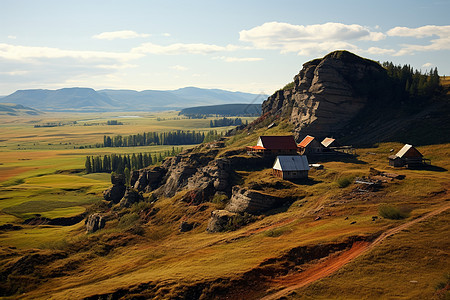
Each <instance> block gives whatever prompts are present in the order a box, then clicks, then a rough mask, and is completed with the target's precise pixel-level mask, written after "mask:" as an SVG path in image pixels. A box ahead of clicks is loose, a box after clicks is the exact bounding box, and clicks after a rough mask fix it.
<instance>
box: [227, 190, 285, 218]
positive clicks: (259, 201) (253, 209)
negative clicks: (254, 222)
mask: <svg viewBox="0 0 450 300" xmlns="http://www.w3.org/2000/svg"><path fill="white" fill-rule="evenodd" d="M287 200H288V199H285V198H279V197H274V196H271V195H267V194H264V193H261V192H259V191H256V190H249V189H246V188H242V187H239V186H234V187H233V191H232V195H231V199H230V203H228V205H227V206H226V207H225V209H226V210H228V211H230V212H234V213H244V212H246V213H249V214H261V213H263V212H265V211H268V210H271V209H274V208H277V207H280V206H282V205H283V204H285V203H286V202H287Z"/></svg>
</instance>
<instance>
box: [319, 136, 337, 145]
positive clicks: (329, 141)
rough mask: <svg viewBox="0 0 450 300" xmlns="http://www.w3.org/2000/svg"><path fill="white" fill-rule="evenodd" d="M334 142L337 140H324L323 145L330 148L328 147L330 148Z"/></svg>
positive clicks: (327, 138)
mask: <svg viewBox="0 0 450 300" xmlns="http://www.w3.org/2000/svg"><path fill="white" fill-rule="evenodd" d="M334 141H335V139H332V138H329V137H326V138H324V139H323V141H322V145H323V146H324V147H328V146H330V145H331V144H332V143H333V142H334Z"/></svg>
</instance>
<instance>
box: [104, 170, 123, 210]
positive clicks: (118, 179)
mask: <svg viewBox="0 0 450 300" xmlns="http://www.w3.org/2000/svg"><path fill="white" fill-rule="evenodd" d="M111 183H112V184H113V186H112V187H110V188H108V189H107V190H105V191H103V198H104V199H105V200H106V201H111V202H113V203H119V201H120V199H122V198H123V196H124V195H125V191H126V187H125V176H124V175H123V174H116V173H112V174H111Z"/></svg>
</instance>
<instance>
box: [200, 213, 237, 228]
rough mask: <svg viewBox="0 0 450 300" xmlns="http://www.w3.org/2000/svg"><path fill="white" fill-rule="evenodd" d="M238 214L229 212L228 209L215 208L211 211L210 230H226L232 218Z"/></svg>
mask: <svg viewBox="0 0 450 300" xmlns="http://www.w3.org/2000/svg"><path fill="white" fill-rule="evenodd" d="M236 215H237V214H236V213H232V212H229V211H228V210H214V211H212V212H211V218H210V219H209V223H208V227H207V228H206V231H208V232H220V231H224V230H226V228H227V226H228V224H229V223H230V220H231V219H232V218H234V217H235V216H236Z"/></svg>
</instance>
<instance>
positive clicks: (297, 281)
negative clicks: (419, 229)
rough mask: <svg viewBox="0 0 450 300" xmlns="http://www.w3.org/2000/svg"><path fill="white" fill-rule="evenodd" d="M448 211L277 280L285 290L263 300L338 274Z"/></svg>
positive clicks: (405, 226)
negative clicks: (384, 243)
mask: <svg viewBox="0 0 450 300" xmlns="http://www.w3.org/2000/svg"><path fill="white" fill-rule="evenodd" d="M447 209H450V203H447V204H446V205H444V206H442V207H440V208H437V209H435V210H433V211H431V212H429V213H427V214H425V215H423V216H421V217H418V218H416V219H414V220H411V221H409V222H407V223H404V224H402V225H400V226H397V227H395V228H392V229H389V230H388V231H386V232H384V233H382V234H381V235H380V236H379V237H378V238H376V239H375V240H374V241H373V242H372V243H369V242H356V243H354V244H353V246H352V248H351V249H350V250H347V251H344V252H342V253H340V254H337V255H332V256H330V257H329V258H327V259H326V260H324V261H321V262H319V263H318V264H316V265H314V266H312V267H311V268H309V269H307V270H305V271H304V272H301V273H298V274H294V275H287V276H284V277H281V278H278V279H275V280H273V281H272V283H273V285H274V286H275V287H276V286H278V287H284V288H283V289H281V290H280V291H278V292H276V293H274V294H271V295H268V296H265V297H264V298H262V300H275V299H279V298H281V297H282V296H286V295H287V294H289V293H290V292H292V291H294V290H296V289H299V288H301V287H304V286H306V285H308V284H310V283H313V282H314V281H317V280H319V279H322V278H324V277H327V276H329V275H331V274H332V273H334V272H336V271H337V270H339V269H340V268H342V267H343V266H344V265H346V264H347V263H349V262H351V261H352V260H353V259H355V258H357V257H358V256H360V255H361V254H363V253H365V252H366V251H368V250H370V249H372V248H374V247H375V246H377V245H379V244H380V243H381V242H382V241H383V240H384V239H386V238H387V237H390V236H392V235H394V234H396V233H398V232H400V231H402V230H404V229H406V228H408V227H410V226H411V225H414V224H416V223H419V222H421V221H423V220H425V219H428V218H430V217H433V216H436V215H438V214H440V213H442V212H444V211H446V210H447Z"/></svg>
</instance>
